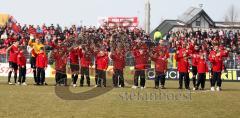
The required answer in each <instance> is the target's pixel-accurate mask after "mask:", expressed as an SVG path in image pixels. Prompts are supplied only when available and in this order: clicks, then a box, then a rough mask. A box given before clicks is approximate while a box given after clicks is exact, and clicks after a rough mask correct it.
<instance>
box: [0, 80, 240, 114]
mask: <svg viewBox="0 0 240 118" xmlns="http://www.w3.org/2000/svg"><path fill="white" fill-rule="evenodd" d="M6 80H7V79H6V78H0V117H1V118H2V117H12V118H28V117H34V118H43V117H46V118H53V117H57V118H88V117H90V118H157V117H162V118H174V117H177V118H203V117H204V118H237V117H239V116H240V112H239V107H240V82H224V83H223V91H221V92H210V91H191V100H189V99H188V100H180V101H176V100H136V99H135V100H124V99H122V98H121V97H120V96H121V95H122V94H124V93H125V92H128V93H131V92H135V93H138V92H140V93H159V90H155V89H153V86H154V84H153V81H150V80H149V81H147V87H148V88H146V89H144V90H139V89H137V90H132V89H131V88H130V87H131V83H130V84H129V85H127V87H126V88H116V89H111V90H110V91H109V92H107V93H105V94H102V95H100V96H97V97H95V98H92V99H88V100H63V99H61V98H59V97H58V96H57V95H56V94H55V87H54V86H52V85H53V84H54V80H53V79H47V82H48V83H49V84H50V85H49V86H34V85H32V80H31V79H28V80H27V82H28V84H30V85H28V86H15V85H7V84H6ZM91 81H92V83H94V81H93V80H91ZM107 83H109V84H110V83H111V81H110V80H109V79H108V81H107ZM206 84H207V85H206V86H207V88H206V89H209V82H208V81H207V82H206ZM166 87H167V88H168V89H166V90H161V91H160V92H165V93H167V92H175V93H181V92H183V93H186V92H187V91H186V90H178V89H176V88H177V87H178V81H170V80H169V81H166ZM109 88H110V87H108V88H105V89H109ZM90 89H93V87H90V88H89V87H77V88H72V87H70V90H71V91H72V92H73V93H79V92H84V91H88V90H90ZM103 89H104V88H102V89H98V90H99V91H95V92H90V93H89V94H97V92H101V91H102V90H103ZM60 92H61V91H60ZM62 92H63V91H62ZM60 94H65V93H64V92H63V93H60ZM66 95H67V94H66Z"/></svg>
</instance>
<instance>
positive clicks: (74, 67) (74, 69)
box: [70, 64, 79, 73]
mask: <svg viewBox="0 0 240 118" xmlns="http://www.w3.org/2000/svg"><path fill="white" fill-rule="evenodd" d="M70 68H71V71H72V73H79V65H78V64H70Z"/></svg>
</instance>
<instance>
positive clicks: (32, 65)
mask: <svg viewBox="0 0 240 118" xmlns="http://www.w3.org/2000/svg"><path fill="white" fill-rule="evenodd" d="M30 64H31V68H33V69H36V57H31V58H30Z"/></svg>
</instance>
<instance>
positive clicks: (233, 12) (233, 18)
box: [224, 5, 239, 27]
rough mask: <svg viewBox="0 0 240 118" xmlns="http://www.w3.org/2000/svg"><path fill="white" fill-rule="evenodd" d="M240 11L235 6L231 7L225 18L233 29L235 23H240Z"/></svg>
mask: <svg viewBox="0 0 240 118" xmlns="http://www.w3.org/2000/svg"><path fill="white" fill-rule="evenodd" d="M238 14H239V12H238V10H237V8H236V7H235V6H234V5H231V6H230V7H229V9H228V11H227V13H226V15H225V17H224V20H225V22H226V23H227V24H230V25H231V26H232V27H233V26H234V22H237V21H238Z"/></svg>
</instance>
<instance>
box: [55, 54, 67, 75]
mask: <svg viewBox="0 0 240 118" xmlns="http://www.w3.org/2000/svg"><path fill="white" fill-rule="evenodd" d="M51 57H52V58H53V59H54V60H55V70H56V71H60V72H62V73H66V65H67V56H66V54H63V53H59V52H58V50H54V51H53V53H52V55H51Z"/></svg>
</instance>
